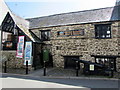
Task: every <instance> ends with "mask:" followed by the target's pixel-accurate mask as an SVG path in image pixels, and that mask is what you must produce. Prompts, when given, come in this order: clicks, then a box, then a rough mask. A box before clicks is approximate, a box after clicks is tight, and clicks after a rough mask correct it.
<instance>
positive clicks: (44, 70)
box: [43, 61, 46, 76]
mask: <svg viewBox="0 0 120 90" xmlns="http://www.w3.org/2000/svg"><path fill="white" fill-rule="evenodd" d="M45 64H46V62H45V61H44V67H43V76H46V65H45Z"/></svg>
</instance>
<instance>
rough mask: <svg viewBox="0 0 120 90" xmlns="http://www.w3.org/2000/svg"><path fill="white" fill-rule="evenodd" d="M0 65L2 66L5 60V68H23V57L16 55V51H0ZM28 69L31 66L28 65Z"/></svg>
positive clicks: (30, 68)
mask: <svg viewBox="0 0 120 90" xmlns="http://www.w3.org/2000/svg"><path fill="white" fill-rule="evenodd" d="M2 59H3V60H2V66H3V68H4V62H5V61H7V69H25V65H24V59H23V58H17V57H16V51H2ZM29 70H32V67H31V66H29Z"/></svg>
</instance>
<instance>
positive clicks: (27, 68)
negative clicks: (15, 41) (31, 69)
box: [26, 61, 28, 74]
mask: <svg viewBox="0 0 120 90" xmlns="http://www.w3.org/2000/svg"><path fill="white" fill-rule="evenodd" d="M26 74H28V61H26Z"/></svg>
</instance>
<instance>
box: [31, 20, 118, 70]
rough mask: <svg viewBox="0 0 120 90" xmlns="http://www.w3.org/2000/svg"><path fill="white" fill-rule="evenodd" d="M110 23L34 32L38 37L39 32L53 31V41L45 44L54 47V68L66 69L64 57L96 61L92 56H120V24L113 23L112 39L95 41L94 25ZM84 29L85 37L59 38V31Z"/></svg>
mask: <svg viewBox="0 0 120 90" xmlns="http://www.w3.org/2000/svg"><path fill="white" fill-rule="evenodd" d="M106 23H109V22H101V23H92V24H79V25H67V26H59V27H50V28H40V29H35V30H32V31H33V33H35V34H36V35H37V36H38V37H39V36H40V35H39V34H40V33H39V34H38V32H39V30H51V34H52V35H51V40H50V41H45V42H44V43H45V44H51V45H52V52H51V53H52V55H53V62H54V66H56V67H64V57H63V56H81V55H82V57H80V58H81V59H84V60H89V61H93V62H94V61H95V59H94V57H91V55H103V56H106V55H110V56H112V55H113V56H118V55H119V56H120V39H119V38H120V29H119V28H120V26H119V25H120V22H117V21H116V22H111V23H112V24H111V30H112V38H111V39H95V29H94V24H106ZM75 29H83V30H84V35H83V36H68V37H58V35H57V32H58V31H66V30H75ZM116 64H117V70H118V71H119V66H120V59H119V58H117V60H116Z"/></svg>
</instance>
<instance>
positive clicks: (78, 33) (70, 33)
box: [57, 29, 84, 37]
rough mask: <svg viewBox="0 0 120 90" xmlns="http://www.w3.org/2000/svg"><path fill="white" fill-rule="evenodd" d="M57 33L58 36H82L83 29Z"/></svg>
mask: <svg viewBox="0 0 120 90" xmlns="http://www.w3.org/2000/svg"><path fill="white" fill-rule="evenodd" d="M57 35H58V36H60V37H68V36H83V35H84V30H83V29H80V30H67V31H58V32H57Z"/></svg>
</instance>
